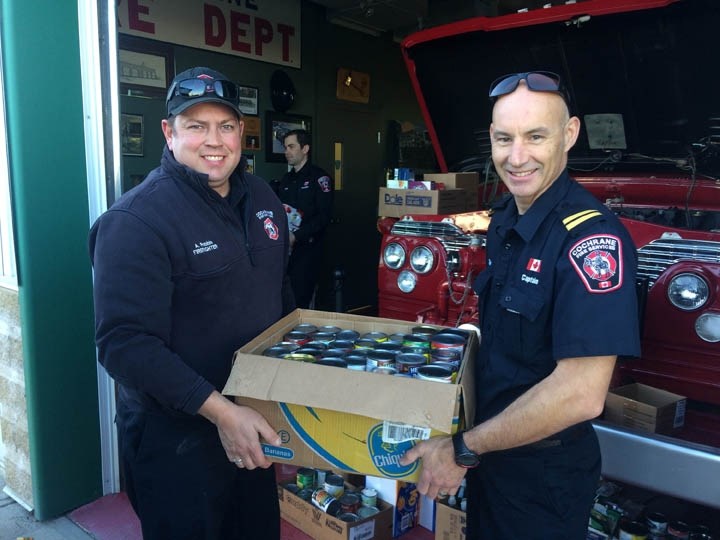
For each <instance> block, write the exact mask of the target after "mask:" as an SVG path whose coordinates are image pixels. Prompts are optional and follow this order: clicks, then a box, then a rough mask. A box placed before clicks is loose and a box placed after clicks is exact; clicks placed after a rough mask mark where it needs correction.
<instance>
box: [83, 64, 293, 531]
mask: <svg viewBox="0 0 720 540" xmlns="http://www.w3.org/2000/svg"><path fill="white" fill-rule="evenodd" d="M238 99H239V93H238V87H237V85H236V84H235V83H233V82H232V81H230V80H228V78H227V77H226V76H225V75H223V74H222V73H219V72H217V71H214V70H212V69H209V68H204V67H197V68H192V69H189V70H186V71H184V72H182V73H180V74H178V75H177V76H176V77H175V79H174V80H173V82H172V84H171V86H170V89H169V91H168V95H167V100H166V105H167V119H165V120H163V121H162V131H163V134H164V136H165V140H166V146H165V148H164V151H163V155H162V160H161V162H160V166H159V167H158V168H157V169H155V170H153V171H152V172H150V174H149V175H148V177H147V178H146V179H145V180H144V181H143V182H142V184H140V185H139V186H137V187H136V188H134V189H132V190H131V191H129V192H128V193H126V194H125V195H123V196H122V197H121V198H120V199H118V201H117V202H115V204H114V205H113V206H112V207H111V208H110V209H109V210H108V211H107V212H105V214H103V215H102V216H100V218H99V219H98V221H97V222H96V223H95V225H94V226H93V227H92V230H91V232H90V254H91V258H92V261H93V265H94V269H95V283H94V298H95V316H96V341H97V346H98V357H99V361H100V362H101V363H102V365H103V366H104V367H105V368H106V369H107V371H108V373H109V374H110V375H111V376H112V377H113V378H114V379H115V381H116V382H117V388H118V399H117V417H116V423H117V429H118V446H119V454H120V463H121V467H122V472H123V477H124V482H125V484H124V485H125V490H126V491H127V494H128V497H129V499H130V502H131V503H132V506H133V508H134V509H135V511H136V513H137V515H138V517H139V518H140V523H141V525H142V532H143V538H144V539H145V540H165V539H167V540H181V539H185V540H198V539H206V540H211V539H221V538H222V539H228V540H230V539H232V540H258V539H260V538H262V539H268V540H273V539H275V540H279V538H280V513H279V507H278V499H277V490H276V482H275V473H274V469H273V467H272V466H271V463H270V461H269V460H268V459H267V457H266V456H265V455H264V454H263V450H262V448H261V442H267V443H269V444H272V445H277V444H279V437H278V435H277V433H276V432H275V430H274V429H273V427H272V426H271V425H270V424H268V422H267V421H266V420H265V418H263V417H262V416H261V415H260V414H259V413H258V412H257V411H255V410H253V409H251V408H249V407H244V406H239V405H236V404H235V403H234V402H233V401H231V400H230V399H228V398H226V397H224V396H223V395H222V394H221V393H220V392H221V391H222V389H223V387H224V385H225V383H226V381H227V379H228V376H229V375H230V369H231V366H232V359H233V353H234V352H235V351H236V350H237V349H238V348H240V347H241V346H242V345H244V344H245V343H247V342H248V341H250V340H251V339H252V338H253V337H255V336H256V335H257V334H259V333H260V332H262V331H263V330H265V329H266V328H267V327H268V326H270V325H272V324H274V323H275V322H276V321H277V320H278V319H280V318H281V317H282V316H283V315H285V314H286V313H288V312H289V311H291V310H292V309H294V307H295V305H294V300H293V295H292V290H291V287H290V283H289V280H287V278H286V272H285V270H286V268H287V262H288V250H289V246H290V239H289V233H288V225H287V220H286V216H285V210H284V208H283V206H282V203H281V202H280V200H279V199H278V198H277V196H276V195H275V193H273V191H272V189H271V188H270V186H269V185H268V184H267V182H265V181H264V180H263V179H261V178H258V177H256V176H253V175H251V174H248V173H247V172H245V163H244V159H243V158H242V148H241V140H242V132H243V121H242V113H241V111H240V109H239V101H238Z"/></svg>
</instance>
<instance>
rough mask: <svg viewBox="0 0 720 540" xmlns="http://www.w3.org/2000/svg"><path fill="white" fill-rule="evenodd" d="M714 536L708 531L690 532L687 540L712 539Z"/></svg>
mask: <svg viewBox="0 0 720 540" xmlns="http://www.w3.org/2000/svg"><path fill="white" fill-rule="evenodd" d="M714 538H715V537H714V536H713V535H712V534H710V533H702V532H698V533H690V536H688V539H689V540H713V539H714Z"/></svg>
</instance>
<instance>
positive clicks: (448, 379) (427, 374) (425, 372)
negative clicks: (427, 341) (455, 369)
mask: <svg viewBox="0 0 720 540" xmlns="http://www.w3.org/2000/svg"><path fill="white" fill-rule="evenodd" d="M452 376H453V373H452V371H450V370H449V369H447V368H446V367H443V366H434V365H432V364H428V365H427V366H420V367H419V368H418V369H417V372H416V373H415V377H417V378H418V379H422V380H424V381H435V382H442V383H452V382H453V380H452Z"/></svg>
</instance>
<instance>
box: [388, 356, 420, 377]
mask: <svg viewBox="0 0 720 540" xmlns="http://www.w3.org/2000/svg"><path fill="white" fill-rule="evenodd" d="M426 364H427V358H425V356H424V355H422V354H417V353H400V354H398V355H397V356H396V357H395V366H396V367H397V370H398V372H400V373H413V374H414V373H416V372H417V369H418V368H419V367H420V366H424V365H426Z"/></svg>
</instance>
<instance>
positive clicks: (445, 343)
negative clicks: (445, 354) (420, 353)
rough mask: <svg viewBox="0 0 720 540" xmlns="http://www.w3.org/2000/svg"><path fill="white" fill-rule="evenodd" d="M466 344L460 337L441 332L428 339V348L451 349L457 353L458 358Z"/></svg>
mask: <svg viewBox="0 0 720 540" xmlns="http://www.w3.org/2000/svg"><path fill="white" fill-rule="evenodd" d="M466 342H467V340H466V339H465V338H464V337H462V336H458V335H457V334H448V333H445V332H441V333H439V334H435V335H434V336H432V337H431V338H430V348H431V349H451V350H453V351H458V353H459V354H460V356H462V353H463V351H464V350H465V344H466Z"/></svg>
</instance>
